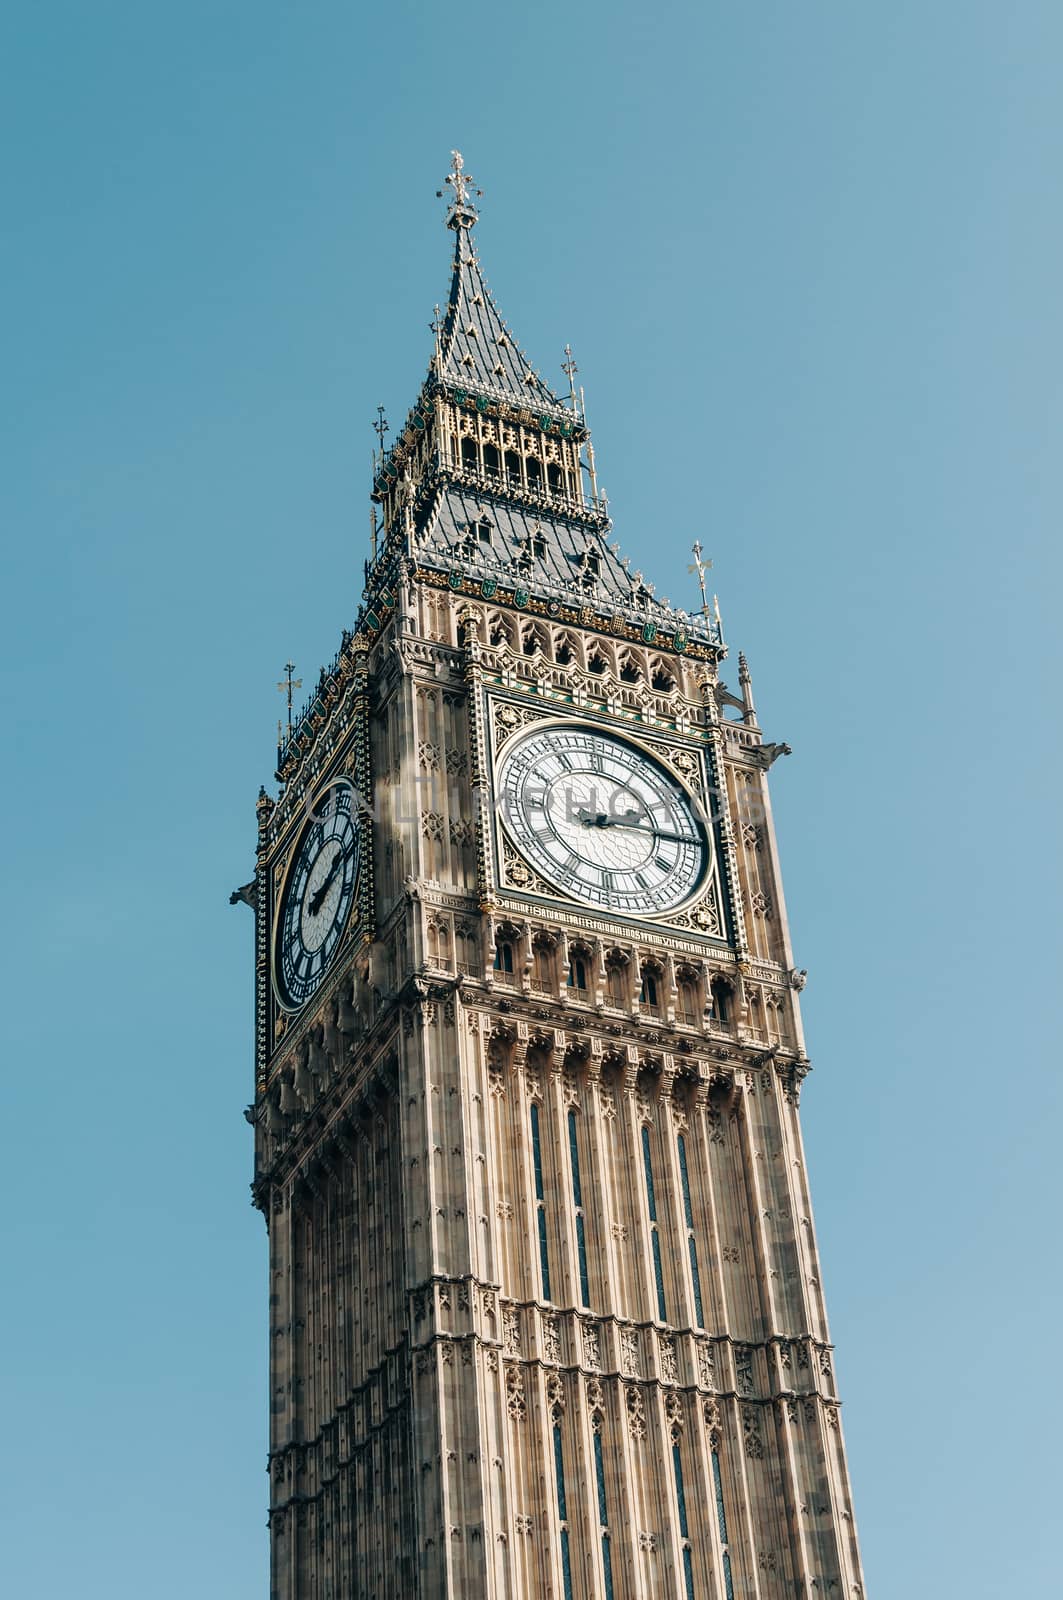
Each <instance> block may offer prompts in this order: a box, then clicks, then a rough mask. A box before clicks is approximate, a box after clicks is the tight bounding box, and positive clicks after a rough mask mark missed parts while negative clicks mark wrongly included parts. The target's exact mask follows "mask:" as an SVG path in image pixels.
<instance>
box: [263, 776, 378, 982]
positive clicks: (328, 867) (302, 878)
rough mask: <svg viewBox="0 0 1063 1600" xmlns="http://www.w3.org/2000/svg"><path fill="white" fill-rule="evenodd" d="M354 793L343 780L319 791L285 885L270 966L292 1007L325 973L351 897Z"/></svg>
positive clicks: (355, 871)
mask: <svg viewBox="0 0 1063 1600" xmlns="http://www.w3.org/2000/svg"><path fill="white" fill-rule="evenodd" d="M353 797H354V791H353V790H352V788H351V786H350V784H349V783H346V782H343V781H341V782H338V783H334V784H332V785H331V786H330V787H329V788H328V789H326V790H325V792H324V794H322V795H319V796H318V798H317V799H316V800H315V802H314V810H313V818H312V820H311V822H310V825H309V827H308V828H307V829H306V831H305V832H304V834H303V836H302V838H301V839H300V840H299V844H298V846H297V848H296V852H295V856H294V858H293V861H292V865H291V868H290V870H289V873H288V877H287V880H286V882H285V885H284V892H283V894H282V896H281V901H280V906H279V907H278V915H277V932H276V940H275V944H274V955H273V968H274V978H275V981H276V985H277V993H278V994H279V996H280V999H281V1003H282V1005H284V1006H286V1007H287V1008H288V1009H289V1010H290V1011H291V1010H296V1009H297V1008H298V1007H299V1006H302V1005H305V1004H306V1002H307V1000H309V998H310V996H311V995H312V994H313V993H314V991H315V989H316V988H317V987H318V985H319V984H320V982H321V980H322V978H323V977H324V976H325V972H326V971H327V969H328V966H329V963H330V962H331V960H332V957H333V956H334V955H335V953H336V950H337V947H338V945H339V942H340V937H341V935H342V933H343V930H344V927H345V926H346V923H347V918H348V916H349V914H350V910H351V906H352V905H353V903H354V894H355V884H356V882H357V878H358V831H357V828H356V826H355V820H354V806H353Z"/></svg>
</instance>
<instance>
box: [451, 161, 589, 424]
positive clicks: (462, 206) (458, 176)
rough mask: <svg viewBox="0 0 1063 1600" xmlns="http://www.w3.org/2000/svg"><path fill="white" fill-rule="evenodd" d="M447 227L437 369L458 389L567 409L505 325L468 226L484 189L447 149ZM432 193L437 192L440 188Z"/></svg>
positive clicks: (473, 223)
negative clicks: (447, 274)
mask: <svg viewBox="0 0 1063 1600" xmlns="http://www.w3.org/2000/svg"><path fill="white" fill-rule="evenodd" d="M444 181H445V182H446V183H447V184H448V185H449V187H450V190H451V199H450V203H449V205H448V206H447V219H446V222H447V227H448V228H450V229H452V230H453V233H454V266H453V272H452V275H451V280H450V295H449V298H448V301H447V309H446V314H445V316H444V318H443V325H442V327H441V328H440V330H439V335H438V351H437V355H436V358H435V367H436V375H437V377H439V378H440V379H441V380H442V382H444V383H446V384H448V385H451V386H453V387H454V388H458V389H465V388H467V389H470V390H473V391H474V392H475V393H477V394H485V395H489V396H492V397H494V398H496V399H500V400H501V399H504V400H506V401H508V402H510V403H511V404H519V405H520V406H522V407H526V408H527V409H528V410H531V411H544V410H545V411H549V412H550V413H552V414H554V415H556V414H557V413H558V412H564V413H565V414H566V415H571V412H570V409H569V407H568V406H566V405H565V404H564V403H563V402H562V401H561V400H559V399H558V397H557V395H556V394H554V392H553V390H552V389H550V388H549V386H548V385H547V384H545V383H544V382H543V380H542V379H541V378H540V377H539V375H538V373H537V372H535V370H534V369H533V367H532V364H531V362H530V361H529V360H528V358H527V356H525V355H524V353H523V351H522V350H521V348H520V346H519V345H518V344H517V341H516V340H515V339H514V337H513V335H512V334H511V333H510V331H509V329H508V328H507V327H506V324H505V322H504V321H503V320H502V317H501V315H500V313H499V310H498V307H497V306H496V305H495V302H494V300H493V298H492V296H491V292H490V290H489V289H488V287H487V281H486V279H485V278H484V275H483V271H482V268H481V266H480V261H479V257H478V256H477V254H476V251H475V249H474V247H473V242H472V230H473V228H474V227H475V226H476V223H477V222H478V220H479V212H478V211H477V209H476V206H475V204H474V199H479V198H480V197H481V196H482V194H483V191H482V189H479V188H477V187H476V184H475V180H474V179H473V178H471V177H470V176H469V174H468V173H467V172H466V171H465V163H464V161H463V159H462V155H461V151H460V150H455V151H453V152H452V165H451V170H450V171H449V172H448V173H447V176H446V179H445V180H444ZM436 193H437V194H438V195H439V196H440V198H442V196H443V194H444V190H442V189H439V190H437V191H436Z"/></svg>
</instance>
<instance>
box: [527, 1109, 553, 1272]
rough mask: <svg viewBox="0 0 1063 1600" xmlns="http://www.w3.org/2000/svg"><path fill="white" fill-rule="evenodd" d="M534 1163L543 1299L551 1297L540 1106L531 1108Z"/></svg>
mask: <svg viewBox="0 0 1063 1600" xmlns="http://www.w3.org/2000/svg"><path fill="white" fill-rule="evenodd" d="M531 1135H532V1163H533V1166H534V1169H535V1210H536V1212H537V1214H538V1219H539V1267H540V1271H541V1273H542V1280H543V1299H544V1300H549V1299H550V1256H549V1253H548V1251H547V1248H546V1201H545V1199H544V1197H543V1152H542V1145H541V1143H540V1141H539V1107H538V1106H537V1105H536V1104H535V1103H534V1101H533V1102H532V1108H531Z"/></svg>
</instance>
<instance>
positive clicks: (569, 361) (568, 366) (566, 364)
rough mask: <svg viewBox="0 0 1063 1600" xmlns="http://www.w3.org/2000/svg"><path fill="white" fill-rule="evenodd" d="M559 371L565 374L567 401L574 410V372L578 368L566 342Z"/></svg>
mask: <svg viewBox="0 0 1063 1600" xmlns="http://www.w3.org/2000/svg"><path fill="white" fill-rule="evenodd" d="M561 371H562V372H563V373H564V374H565V377H566V378H567V379H568V403H569V405H570V406H571V407H572V409H573V411H575V410H576V373H577V372H578V371H579V368H578V367H577V365H576V363H575V361H574V360H573V357H572V346H571V345H570V344H566V346H565V359H564V361H562V363H561Z"/></svg>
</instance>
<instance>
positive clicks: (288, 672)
mask: <svg viewBox="0 0 1063 1600" xmlns="http://www.w3.org/2000/svg"><path fill="white" fill-rule="evenodd" d="M302 687H303V680H302V678H297V677H296V676H295V662H294V661H286V662H285V663H284V677H283V678H282V679H281V681H280V683H278V685H277V688H278V689H279V690H280V692H281V694H285V693H287V696H288V737H289V739H290V738H291V736H292V693H293V691H294V690H295V689H301V688H302Z"/></svg>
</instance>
